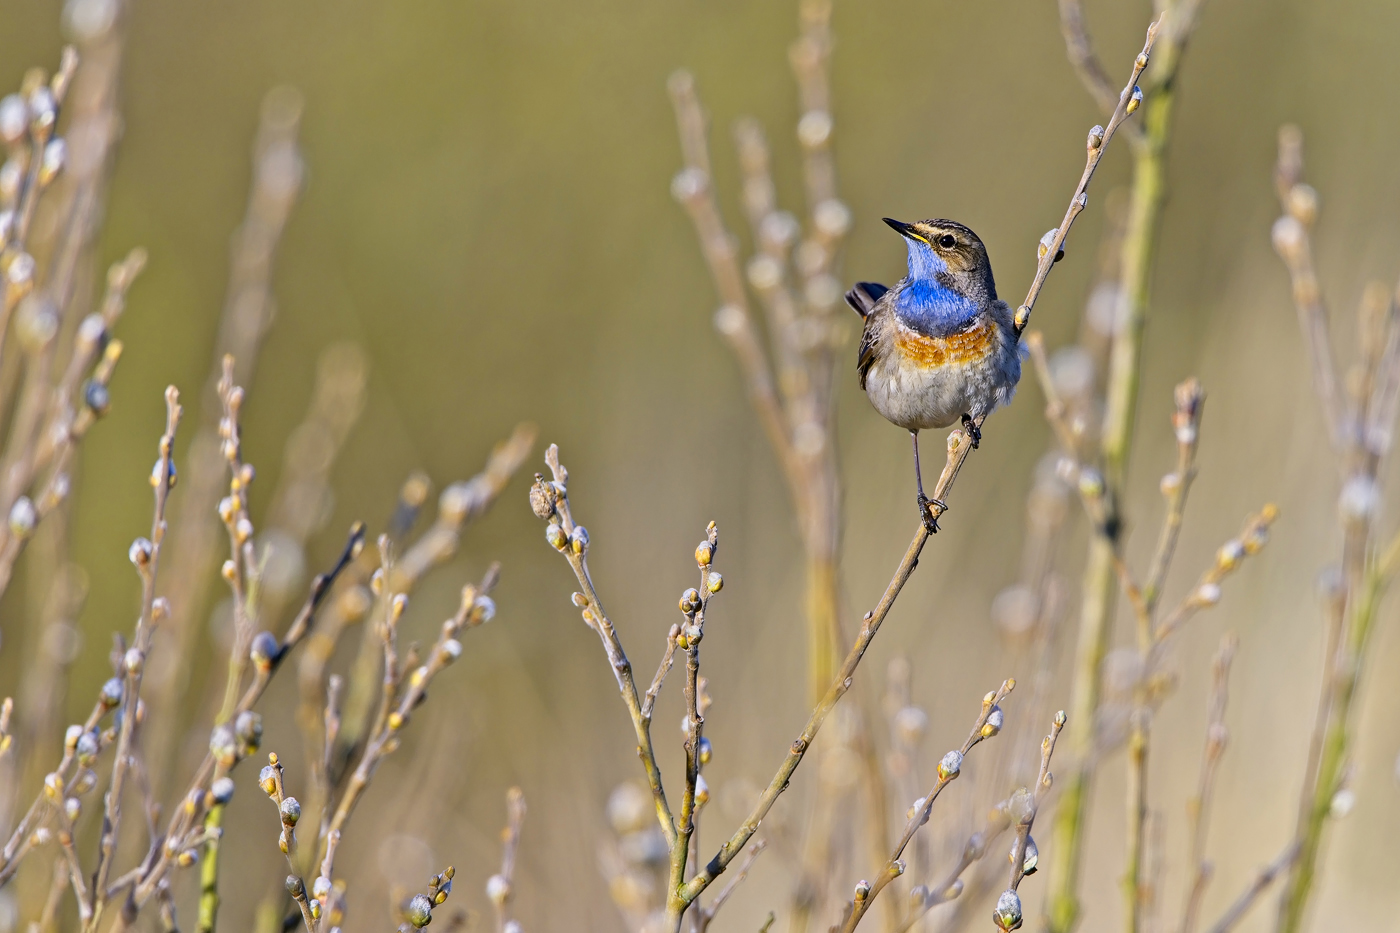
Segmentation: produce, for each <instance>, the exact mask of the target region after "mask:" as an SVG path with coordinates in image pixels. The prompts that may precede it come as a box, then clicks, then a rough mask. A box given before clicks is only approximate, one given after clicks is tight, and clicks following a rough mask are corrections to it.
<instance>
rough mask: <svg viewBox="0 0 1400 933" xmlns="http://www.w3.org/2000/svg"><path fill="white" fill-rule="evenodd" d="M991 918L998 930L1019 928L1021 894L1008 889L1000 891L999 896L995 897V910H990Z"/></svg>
mask: <svg viewBox="0 0 1400 933" xmlns="http://www.w3.org/2000/svg"><path fill="white" fill-rule="evenodd" d="M992 919H993V920H994V921H996V925H997V928H998V929H1000V930H1003V931H1009V930H1016V929H1019V928H1020V926H1021V896H1020V895H1019V894H1017V893H1016V892H1015V891H1012V890H1010V889H1007V890H1005V891H1002V892H1001V897H999V898H997V906H996V910H994V911H992Z"/></svg>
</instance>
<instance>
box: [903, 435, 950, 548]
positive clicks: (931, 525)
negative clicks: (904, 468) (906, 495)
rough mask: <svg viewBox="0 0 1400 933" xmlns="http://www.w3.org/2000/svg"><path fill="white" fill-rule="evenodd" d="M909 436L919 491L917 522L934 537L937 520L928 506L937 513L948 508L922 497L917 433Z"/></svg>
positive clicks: (915, 479)
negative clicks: (933, 507) (911, 442)
mask: <svg viewBox="0 0 1400 933" xmlns="http://www.w3.org/2000/svg"><path fill="white" fill-rule="evenodd" d="M909 436H910V437H911V438H913V440H914V485H915V486H916V487H917V488H918V490H919V520H920V521H922V522H923V523H924V527H925V528H926V529H928V533H929V534H931V535H936V534H938V519H936V518H934V517H933V513H932V512H930V511H929V506H930V505H936V506H938V510H939V512H946V511H948V506H947V504H946V503H944V502H943V501H942V500H941V499H930V498H929V497H928V496H926V495H924V473H923V471H922V470H920V469H919V432H918V431H910V432H909Z"/></svg>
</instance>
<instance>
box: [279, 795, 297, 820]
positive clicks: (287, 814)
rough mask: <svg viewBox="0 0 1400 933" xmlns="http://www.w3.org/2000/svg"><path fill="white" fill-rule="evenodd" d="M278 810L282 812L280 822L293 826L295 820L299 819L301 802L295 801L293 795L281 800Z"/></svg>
mask: <svg viewBox="0 0 1400 933" xmlns="http://www.w3.org/2000/svg"><path fill="white" fill-rule="evenodd" d="M278 811H279V812H280V813H281V814H282V823H283V824H284V825H286V826H295V825H297V820H299V819H301V804H300V803H298V802H297V799H296V798H295V797H288V798H286V799H285V800H283V801H282V806H280V807H279V808H278Z"/></svg>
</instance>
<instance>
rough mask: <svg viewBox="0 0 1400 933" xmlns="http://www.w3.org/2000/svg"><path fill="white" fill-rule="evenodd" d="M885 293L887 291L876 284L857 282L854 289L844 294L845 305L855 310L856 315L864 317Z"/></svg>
mask: <svg viewBox="0 0 1400 933" xmlns="http://www.w3.org/2000/svg"><path fill="white" fill-rule="evenodd" d="M887 291H889V289H888V288H886V287H885V286H883V285H881V284H880V283H878V282H857V283H856V284H855V287H854V288H852V289H851V290H850V291H848V292H846V304H848V305H850V306H851V307H852V308H853V309H855V312H856V314H859V315H860V316H861V317H865V316H866V315H867V314H869V313H870V312H871V311H872V310H874V308H875V302H877V301H879V300H880V296H881V295H883V294H884V293H885V292H887Z"/></svg>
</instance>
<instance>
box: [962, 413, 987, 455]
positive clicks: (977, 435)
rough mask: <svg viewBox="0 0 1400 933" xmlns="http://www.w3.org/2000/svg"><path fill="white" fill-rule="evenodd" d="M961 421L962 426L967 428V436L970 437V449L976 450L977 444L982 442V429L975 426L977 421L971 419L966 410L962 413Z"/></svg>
mask: <svg viewBox="0 0 1400 933" xmlns="http://www.w3.org/2000/svg"><path fill="white" fill-rule="evenodd" d="M962 423H963V427H964V428H965V429H966V430H967V436H968V437H970V438H972V449H973V450H976V449H977V447H978V445H979V444H981V443H982V429H981V428H979V427H978V426H977V422H976V421H974V420H973V418H972V416H971V415H969V414H967V413H966V412H964V413H963V416H962Z"/></svg>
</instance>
